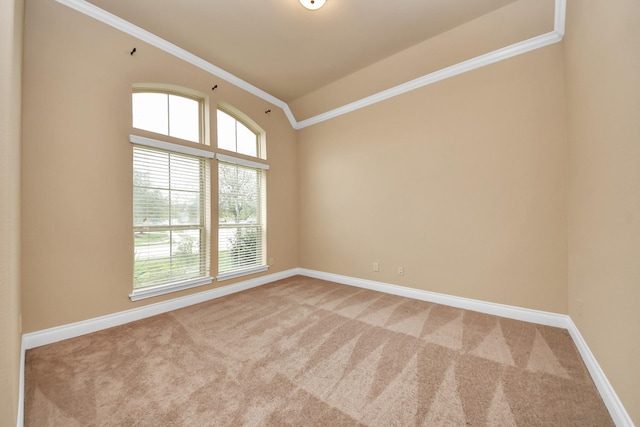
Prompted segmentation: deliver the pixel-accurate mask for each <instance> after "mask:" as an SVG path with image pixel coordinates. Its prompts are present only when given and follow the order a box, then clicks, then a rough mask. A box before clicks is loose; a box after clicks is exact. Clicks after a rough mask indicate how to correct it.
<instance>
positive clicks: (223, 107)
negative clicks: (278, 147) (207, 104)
mask: <svg viewBox="0 0 640 427" xmlns="http://www.w3.org/2000/svg"><path fill="white" fill-rule="evenodd" d="M218 111H221V112H223V113H225V114H226V115H228V116H230V117H231V118H233V119H235V121H236V126H237V123H240V124H241V125H243V126H244V127H246V128H247V129H248V130H249V131H251V132H252V133H254V134H255V135H256V155H255V156H252V155H249V154H244V153H239V152H238V151H237V146H238V145H237V141H236V151H234V150H228V149H226V148H221V147H220V141H219V134H218V129H216V149H217V150H221V151H225V152H228V153H233V154H234V155H237V156H246V157H247V158H252V159H257V160H264V161H266V160H267V144H266V133H265V132H264V130H262V128H261V127H260V126H258V124H257V123H256V122H255V121H253V120H251V118H249V117H247V116H246V115H245V114H243V113H242V112H241V111H239V110H238V109H236V108H234V107H232V106H230V105H228V104H220V105H218V108H217V109H216V124H217V117H218ZM217 126H219V124H217Z"/></svg>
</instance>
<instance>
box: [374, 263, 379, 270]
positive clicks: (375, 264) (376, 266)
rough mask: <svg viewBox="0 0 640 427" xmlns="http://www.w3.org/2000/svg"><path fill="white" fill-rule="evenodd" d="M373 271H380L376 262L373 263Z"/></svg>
mask: <svg viewBox="0 0 640 427" xmlns="http://www.w3.org/2000/svg"><path fill="white" fill-rule="evenodd" d="M373 271H380V266H379V265H378V263H377V262H374V263H373Z"/></svg>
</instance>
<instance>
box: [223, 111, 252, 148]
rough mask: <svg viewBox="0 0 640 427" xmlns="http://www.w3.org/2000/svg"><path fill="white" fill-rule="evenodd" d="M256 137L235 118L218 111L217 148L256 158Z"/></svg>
mask: <svg viewBox="0 0 640 427" xmlns="http://www.w3.org/2000/svg"><path fill="white" fill-rule="evenodd" d="M258 136H259V135H258V133H257V132H255V131H253V130H251V129H250V128H249V127H248V126H246V125H245V124H244V123H242V122H241V121H239V120H238V119H236V118H235V117H233V116H231V115H229V114H227V113H225V112H224V111H222V110H218V148H220V149H223V150H229V151H233V152H234V153H238V154H245V155H247V156H252V157H258V156H259V154H260V153H259V152H258Z"/></svg>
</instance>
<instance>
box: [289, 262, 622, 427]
mask: <svg viewBox="0 0 640 427" xmlns="http://www.w3.org/2000/svg"><path fill="white" fill-rule="evenodd" d="M299 274H301V275H304V276H308V277H313V278H316V279H322V280H328V281H331V282H336V283H342V284H344V285H350V286H356V287H359V288H365V289H371V290H374V291H379V292H384V293H388V294H392V295H398V296H402V297H407V298H413V299H417V300H421V301H429V302H434V303H437V304H444V305H448V306H451V307H458V308H463V309H465V310H473V311H477V312H480V313H486V314H492V315H495V316H501V317H507V318H509V319H515V320H522V321H525V322H532V323H537V324H540V325H547V326H554V327H557V328H562V329H566V330H567V331H568V332H569V335H571V338H572V339H573V342H574V343H575V345H576V348H577V349H578V351H579V352H580V356H581V357H582V360H583V361H584V363H585V365H586V366H587V369H588V370H589V373H590V374H591V378H592V379H593V382H594V384H595V385H596V388H597V389H598V392H599V393H600V396H601V397H602V400H603V402H604V404H605V406H606V407H607V409H608V410H609V414H610V415H611V418H612V419H613V422H614V423H615V424H616V426H617V427H634V424H633V421H632V420H631V417H630V416H629V414H628V413H627V411H626V410H625V408H624V405H623V404H622V402H621V401H620V399H619V398H618V395H617V394H616V392H615V391H614V389H613V387H612V386H611V383H610V382H609V380H608V379H607V377H606V375H605V373H604V371H603V370H602V368H600V365H599V364H598V362H597V360H596V358H595V357H594V355H593V353H591V350H589V347H588V346H587V343H586V341H585V340H584V339H583V338H582V335H581V334H580V331H579V330H578V328H577V327H576V325H575V324H574V323H573V320H572V319H571V317H569V316H567V315H565V314H557V313H550V312H546V311H539V310H531V309H528V308H522V307H515V306H510V305H504V304H496V303H492V302H486V301H479V300H474V299H469V298H462V297H457V296H452V295H446V294H439V293H436V292H430V291H423V290H420V289H414V288H407V287H404V286H397V285H392V284H389V283H382V282H375V281H372V280H366V279H358V278H355V277H349V276H342V275H339V274H332V273H324V272H321V271H315V270H308V269H304V268H301V269H299Z"/></svg>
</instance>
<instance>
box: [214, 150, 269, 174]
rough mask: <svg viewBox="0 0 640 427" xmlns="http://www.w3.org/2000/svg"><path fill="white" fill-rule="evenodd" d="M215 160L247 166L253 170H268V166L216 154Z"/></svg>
mask: <svg viewBox="0 0 640 427" xmlns="http://www.w3.org/2000/svg"><path fill="white" fill-rule="evenodd" d="M216 159H218V160H220V161H221V162H227V163H235V164H237V165H242V166H247V167H250V168H254V169H262V170H266V171H268V170H269V165H266V164H264V163H258V162H254V161H251V160H246V159H241V158H240V157H234V156H228V155H226V154H220V153H218V154H216Z"/></svg>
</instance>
